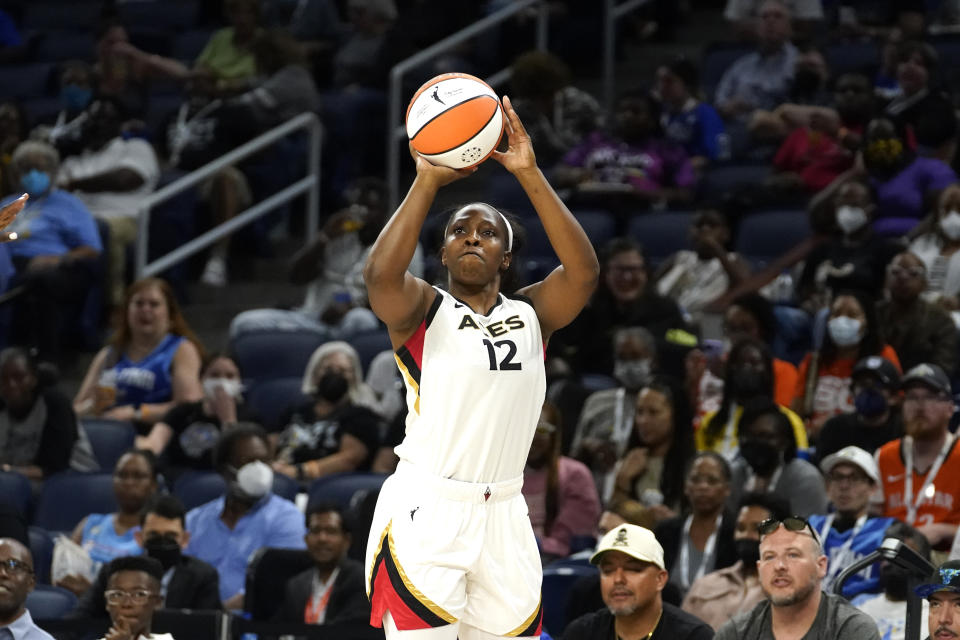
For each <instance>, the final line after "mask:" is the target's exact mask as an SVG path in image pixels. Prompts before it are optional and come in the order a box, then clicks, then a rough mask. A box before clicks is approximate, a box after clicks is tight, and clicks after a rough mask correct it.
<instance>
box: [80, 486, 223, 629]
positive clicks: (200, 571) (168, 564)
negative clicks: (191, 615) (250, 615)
mask: <svg viewBox="0 0 960 640" xmlns="http://www.w3.org/2000/svg"><path fill="white" fill-rule="evenodd" d="M185 522H186V511H185V510H184V508H183V504H182V503H181V502H180V500H179V499H177V498H176V497H175V496H171V495H157V496H154V497H153V498H152V499H151V500H150V501H149V502H147V504H146V506H144V508H143V511H141V513H140V531H138V532H136V533H134V537H135V538H136V539H137V542H138V543H139V544H140V546H141V547H143V549H144V553H145V554H146V555H148V556H150V557H152V558H154V559H155V560H157V561H158V562H159V563H160V564H161V566H162V567H163V571H164V573H163V579H162V580H161V583H160V584H161V592H160V595H161V596H162V597H163V607H165V608H167V609H219V608H220V579H219V577H218V576H217V570H216V569H214V568H213V567H212V566H210V565H209V564H207V563H206V562H204V561H203V560H198V559H197V558H194V557H191V556H187V555H183V553H182V551H183V549H184V548H186V546H187V543H188V542H189V541H190V534H189V533H188V532H187V530H186V526H185ZM106 585H107V571H106V566H104V567H103V568H102V569H101V570H100V574H99V575H98V576H97V580H96V582H95V583H94V585H93V587H92V588H91V589H88V590H87V592H86V593H85V594H84V595H83V597H82V598H80V601H79V602H78V603H77V608H76V609H74V611H73V616H74V617H78V618H105V617H107V606H106V605H107V603H106V601H105V600H104V596H103V592H104V590H105V589H106Z"/></svg>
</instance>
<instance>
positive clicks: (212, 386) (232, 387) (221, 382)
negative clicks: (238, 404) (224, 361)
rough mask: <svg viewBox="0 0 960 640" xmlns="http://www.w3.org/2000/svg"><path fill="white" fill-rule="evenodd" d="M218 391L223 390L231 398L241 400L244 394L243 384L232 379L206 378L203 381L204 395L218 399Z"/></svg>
mask: <svg viewBox="0 0 960 640" xmlns="http://www.w3.org/2000/svg"><path fill="white" fill-rule="evenodd" d="M217 389H223V390H224V391H226V392H227V395H228V396H230V397H231V398H239V397H240V394H241V393H243V383H242V382H240V381H239V380H234V379H232V378H205V379H204V381H203V393H204V395H205V396H206V397H207V398H209V399H211V400H212V399H213V398H214V397H216V394H217Z"/></svg>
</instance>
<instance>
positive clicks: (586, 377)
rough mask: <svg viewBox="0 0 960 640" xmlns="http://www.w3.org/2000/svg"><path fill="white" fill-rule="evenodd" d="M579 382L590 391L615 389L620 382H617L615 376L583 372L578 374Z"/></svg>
mask: <svg viewBox="0 0 960 640" xmlns="http://www.w3.org/2000/svg"><path fill="white" fill-rule="evenodd" d="M580 384H582V385H583V388H584V389H586V390H587V391H590V392H596V391H603V390H605V389H616V388H617V387H619V386H620V383H619V382H617V381H616V379H615V378H611V377H610V376H605V375H603V374H602V373H585V374H583V375H582V376H580Z"/></svg>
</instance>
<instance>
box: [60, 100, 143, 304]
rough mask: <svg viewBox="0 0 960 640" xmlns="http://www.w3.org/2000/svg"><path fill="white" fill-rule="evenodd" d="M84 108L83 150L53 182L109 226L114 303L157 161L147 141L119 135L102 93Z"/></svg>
mask: <svg viewBox="0 0 960 640" xmlns="http://www.w3.org/2000/svg"><path fill="white" fill-rule="evenodd" d="M86 113H87V119H86V121H85V123H84V126H83V133H82V136H81V139H82V144H83V152H81V153H80V155H76V156H71V157H69V158H67V159H66V160H64V161H63V162H62V163H61V165H60V173H59V175H58V177H57V183H58V184H59V185H60V187H61V188H63V189H65V190H67V191H72V192H73V193H74V195H76V196H77V197H78V198H80V200H82V201H83V203H84V204H85V205H86V206H87V208H88V209H89V210H90V212H91V213H92V214H93V215H94V217H96V218H98V219H100V220H104V221H106V222H107V224H108V225H110V246H109V251H110V288H111V291H110V294H111V296H112V302H113V303H114V304H118V303H119V302H120V301H121V300H122V298H123V273H124V267H125V251H126V247H127V245H128V244H130V243H131V242H133V241H135V240H136V238H137V218H138V214H139V212H140V204H141V202H142V201H143V199H144V197H145V196H147V195H149V194H150V193H151V192H153V190H154V189H155V188H156V186H157V182H158V181H159V179H160V165H159V164H158V163H157V155H156V153H154V151H153V147H152V146H150V143H149V142H147V141H146V140H143V139H141V138H130V139H125V138H123V137H121V135H120V123H121V115H120V109H119V108H118V107H117V105H116V103H115V102H113V101H111V100H107V99H103V98H101V99H99V100H97V101H95V102H94V103H93V104H91V105H90V107H89V108H88V109H87V112H86Z"/></svg>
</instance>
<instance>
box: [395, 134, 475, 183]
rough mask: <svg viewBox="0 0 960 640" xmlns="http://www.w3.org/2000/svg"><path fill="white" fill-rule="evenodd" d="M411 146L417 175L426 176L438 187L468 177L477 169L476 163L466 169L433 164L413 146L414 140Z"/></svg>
mask: <svg viewBox="0 0 960 640" xmlns="http://www.w3.org/2000/svg"><path fill="white" fill-rule="evenodd" d="M409 147H410V155H411V156H413V160H414V162H416V163H417V176H419V177H421V178H426V179H427V180H429V181H430V182H432V183H433V184H434V185H436V186H437V187H442V186H444V185H447V184H450V183H451V182H455V181H456V180H460V179H461V178H466V177H467V176H469V175H470V174H472V173H474V172H475V171H476V170H477V166H476V165H474V166H472V167H467V168H466V169H451V168H449V167H441V166H440V165H436V164H432V163H431V162H430V161H429V160H427V159H426V158H424V157H423V156H422V155H420V154H419V153H417V150H416V149H414V148H413V142H411V143H409Z"/></svg>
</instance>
